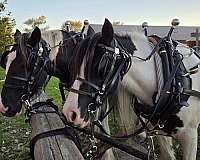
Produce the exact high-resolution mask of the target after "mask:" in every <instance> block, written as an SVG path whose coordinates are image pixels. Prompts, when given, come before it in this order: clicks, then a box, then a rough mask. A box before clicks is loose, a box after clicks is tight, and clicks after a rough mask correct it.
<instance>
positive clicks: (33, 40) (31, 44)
mask: <svg viewBox="0 0 200 160" xmlns="http://www.w3.org/2000/svg"><path fill="white" fill-rule="evenodd" d="M16 41H17V42H16V44H15V47H13V48H12V51H10V52H9V54H13V52H15V53H16V57H15V59H14V60H13V61H12V63H11V64H10V67H9V69H8V72H7V75H6V79H5V83H4V84H3V89H2V93H1V98H2V100H1V101H2V104H3V105H4V106H5V107H7V108H8V110H7V111H6V112H5V114H4V115H5V116H9V117H11V116H14V115H16V114H17V113H19V112H20V111H21V108H22V103H23V101H25V100H27V99H30V97H31V96H33V95H34V93H36V91H37V90H38V89H40V88H42V86H43V84H44V83H45V81H46V78H47V72H46V69H45V67H46V66H47V65H46V64H47V63H48V62H49V58H48V57H49V52H50V50H49V47H48V45H47V43H46V42H45V41H44V40H42V39H41V31H40V29H39V28H38V27H36V28H35V29H34V30H33V32H32V33H31V34H29V33H24V34H21V35H20V37H18V39H16ZM1 62H2V63H1V65H3V66H6V64H5V63H6V61H5V60H4V61H3V60H2V59H1Z"/></svg>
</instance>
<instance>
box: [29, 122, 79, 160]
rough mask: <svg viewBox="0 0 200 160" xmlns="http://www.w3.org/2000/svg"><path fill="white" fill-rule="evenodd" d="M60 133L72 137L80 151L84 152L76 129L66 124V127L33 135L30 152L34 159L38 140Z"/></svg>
mask: <svg viewBox="0 0 200 160" xmlns="http://www.w3.org/2000/svg"><path fill="white" fill-rule="evenodd" d="M58 135H64V136H65V137H67V138H69V139H71V140H72V141H73V142H74V143H75V144H76V146H77V147H78V149H79V151H80V152H82V151H81V144H80V142H79V141H78V137H77V135H76V134H75V132H74V130H72V128H71V127H68V126H65V127H64V128H59V129H55V130H50V131H46V132H42V133H40V134H37V135H36V136H35V137H33V138H32V139H31V141H30V153H31V157H32V159H33V160H34V147H35V144H36V143H37V141H38V140H40V139H42V138H48V137H51V136H58Z"/></svg>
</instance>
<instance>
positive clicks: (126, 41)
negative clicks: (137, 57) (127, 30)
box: [114, 34, 136, 54]
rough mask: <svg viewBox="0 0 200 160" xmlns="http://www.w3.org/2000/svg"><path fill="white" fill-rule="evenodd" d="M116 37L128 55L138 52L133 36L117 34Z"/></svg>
mask: <svg viewBox="0 0 200 160" xmlns="http://www.w3.org/2000/svg"><path fill="white" fill-rule="evenodd" d="M114 37H115V38H116V40H117V41H118V43H120V45H121V46H122V47H123V49H124V50H125V51H126V52H127V53H130V54H133V52H134V51H135V50H136V46H135V44H134V43H133V41H132V38H131V36H129V35H128V34H125V35H120V34H115V35H114Z"/></svg>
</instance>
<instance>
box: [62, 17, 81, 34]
mask: <svg viewBox="0 0 200 160" xmlns="http://www.w3.org/2000/svg"><path fill="white" fill-rule="evenodd" d="M68 26H69V28H70V30H72V31H75V32H80V31H81V28H82V23H81V21H72V20H67V21H65V22H64V23H63V24H62V26H61V29H62V30H68V28H67V27H68Z"/></svg>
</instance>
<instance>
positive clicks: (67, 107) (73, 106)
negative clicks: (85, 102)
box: [63, 58, 87, 128]
mask: <svg viewBox="0 0 200 160" xmlns="http://www.w3.org/2000/svg"><path fill="white" fill-rule="evenodd" d="M84 70H85V58H84V60H83V63H82V64H81V69H80V73H79V75H78V76H79V77H80V78H82V79H85V77H84ZM81 84H82V82H80V81H79V80H75V82H74V84H73V85H72V88H73V89H76V90H79V89H80V86H81ZM78 96H79V95H78V94H77V93H74V92H71V91H70V92H69V94H68V97H67V99H66V102H65V104H64V106H63V113H64V115H65V116H66V118H67V120H68V121H70V122H72V121H73V122H74V124H75V125H80V127H81V128H83V127H85V126H86V125H87V123H86V122H84V119H82V118H80V108H78ZM73 113H75V114H76V118H75V120H73V119H72V116H73V115H72V114H73Z"/></svg>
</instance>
